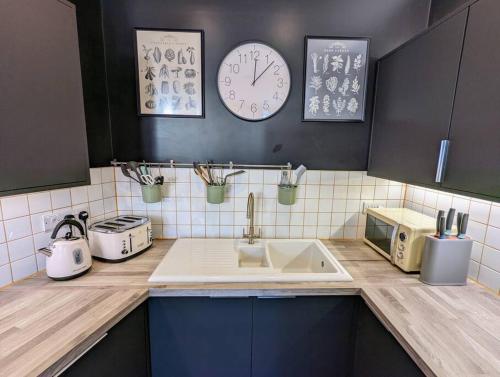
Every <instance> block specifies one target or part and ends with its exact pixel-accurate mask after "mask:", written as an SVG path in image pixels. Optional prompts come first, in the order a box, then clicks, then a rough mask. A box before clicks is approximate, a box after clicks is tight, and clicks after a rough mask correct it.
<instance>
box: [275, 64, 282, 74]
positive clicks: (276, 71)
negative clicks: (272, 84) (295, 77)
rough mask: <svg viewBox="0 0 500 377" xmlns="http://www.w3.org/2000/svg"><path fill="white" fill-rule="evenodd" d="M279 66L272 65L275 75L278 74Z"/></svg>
mask: <svg viewBox="0 0 500 377" xmlns="http://www.w3.org/2000/svg"><path fill="white" fill-rule="evenodd" d="M280 68H281V66H279V65H275V66H274V74H275V75H279V70H280Z"/></svg>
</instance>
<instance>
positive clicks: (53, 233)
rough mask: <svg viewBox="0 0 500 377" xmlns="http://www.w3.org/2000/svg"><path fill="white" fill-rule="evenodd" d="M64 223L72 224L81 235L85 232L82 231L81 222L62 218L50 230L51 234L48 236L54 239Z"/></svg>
mask: <svg viewBox="0 0 500 377" xmlns="http://www.w3.org/2000/svg"><path fill="white" fill-rule="evenodd" d="M64 225H73V226H74V227H76V229H78V231H79V232H80V234H81V235H82V236H85V233H84V232H83V227H82V224H80V223H79V222H78V221H76V220H72V219H64V220H62V221H60V222H59V223H58V224H57V225H56V227H55V228H54V231H53V232H52V235H51V236H50V238H52V239H53V240H55V239H56V237H57V233H58V232H59V229H61V228H62V227H63V226H64Z"/></svg>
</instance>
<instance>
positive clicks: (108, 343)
mask: <svg viewBox="0 0 500 377" xmlns="http://www.w3.org/2000/svg"><path fill="white" fill-rule="evenodd" d="M147 320H148V317H147V304H142V305H141V306H139V307H138V308H137V309H135V310H134V311H133V312H131V313H130V314H129V315H127V316H126V317H125V318H124V319H122V320H121V321H120V322H119V323H118V324H117V325H116V326H114V327H113V328H112V329H111V330H109V331H108V335H107V336H106V337H104V338H103V339H102V340H101V341H100V342H99V343H97V345H96V346H94V347H93V348H92V349H91V350H90V351H89V352H87V353H86V354H85V355H84V356H83V357H82V358H80V359H78V360H77V361H76V363H74V364H73V365H72V366H71V367H70V368H68V369H67V370H66V371H65V372H64V373H63V374H62V376H66V377H80V376H81V377H89V376H120V377H148V376H150V370H149V342H148V326H147Z"/></svg>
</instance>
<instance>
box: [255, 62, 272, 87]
mask: <svg viewBox="0 0 500 377" xmlns="http://www.w3.org/2000/svg"><path fill="white" fill-rule="evenodd" d="M273 64H274V60H273V61H272V62H271V64H269V65H268V66H267V68H266V69H264V70H263V71H262V73H261V74H260V75H259V76H258V77H257V78H256V79H255V80H253V83H252V85H253V86H255V82H256V81H257V80H258V79H260V76H262V75H263V74H264V73H266V71H267V70H268V69H269V68H270V67H271V66H272V65H273Z"/></svg>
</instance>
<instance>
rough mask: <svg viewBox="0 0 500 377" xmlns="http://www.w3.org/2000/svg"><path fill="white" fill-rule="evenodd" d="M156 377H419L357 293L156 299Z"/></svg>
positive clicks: (152, 308)
mask: <svg viewBox="0 0 500 377" xmlns="http://www.w3.org/2000/svg"><path fill="white" fill-rule="evenodd" d="M149 316H150V317H149V324H150V347H151V370H152V375H153V377H168V376H175V377H198V376H203V377H211V376H217V377H225V376H231V377H234V376H238V377H240V376H247V377H249V376H252V377H268V376H269V377H275V376H287V377H294V376H300V377H303V376H314V377H322V376H328V377H333V376H335V377H343V376H345V377H350V376H352V377H363V376H384V377H400V376H405V377H414V376H415V377H417V376H422V375H423V374H422V372H421V371H420V370H419V368H418V367H417V365H416V364H415V363H414V362H413V361H412V360H411V358H410V357H409V356H408V355H407V354H406V352H405V351H404V349H403V348H402V347H401V346H400V345H399V344H398V342H397V341H396V339H395V338H394V337H393V336H392V335H391V334H390V333H389V332H388V331H387V330H386V329H385V328H384V327H383V325H382V324H381V323H380V322H379V321H378V320H377V318H376V317H375V316H374V315H373V314H372V313H371V311H370V310H369V309H368V307H367V306H366V304H365V303H364V302H363V300H362V299H361V298H360V297H359V296H301V297H272V298H270V297H269V298H267V297H248V298H209V297H189V298H186V297H168V298H167V297H154V298H150V300H149Z"/></svg>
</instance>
